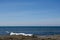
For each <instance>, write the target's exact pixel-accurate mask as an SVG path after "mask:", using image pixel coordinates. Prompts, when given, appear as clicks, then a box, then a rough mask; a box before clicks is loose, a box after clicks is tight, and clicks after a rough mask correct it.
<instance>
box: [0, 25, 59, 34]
mask: <svg viewBox="0 0 60 40" xmlns="http://www.w3.org/2000/svg"><path fill="white" fill-rule="evenodd" d="M8 32H9V33H11V32H15V33H26V34H34V35H57V34H60V26H0V35H9V34H8Z"/></svg>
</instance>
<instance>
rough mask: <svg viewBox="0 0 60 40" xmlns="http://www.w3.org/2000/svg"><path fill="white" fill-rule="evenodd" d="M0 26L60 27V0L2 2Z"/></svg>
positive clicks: (0, 6) (10, 0)
mask: <svg viewBox="0 0 60 40" xmlns="http://www.w3.org/2000/svg"><path fill="white" fill-rule="evenodd" d="M0 26H60V0H0Z"/></svg>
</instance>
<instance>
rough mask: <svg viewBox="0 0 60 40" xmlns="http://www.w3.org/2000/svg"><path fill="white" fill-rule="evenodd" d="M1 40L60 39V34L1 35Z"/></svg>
mask: <svg viewBox="0 0 60 40" xmlns="http://www.w3.org/2000/svg"><path fill="white" fill-rule="evenodd" d="M0 40H60V35H48V36H36V35H33V36H23V35H5V36H1V35H0Z"/></svg>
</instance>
